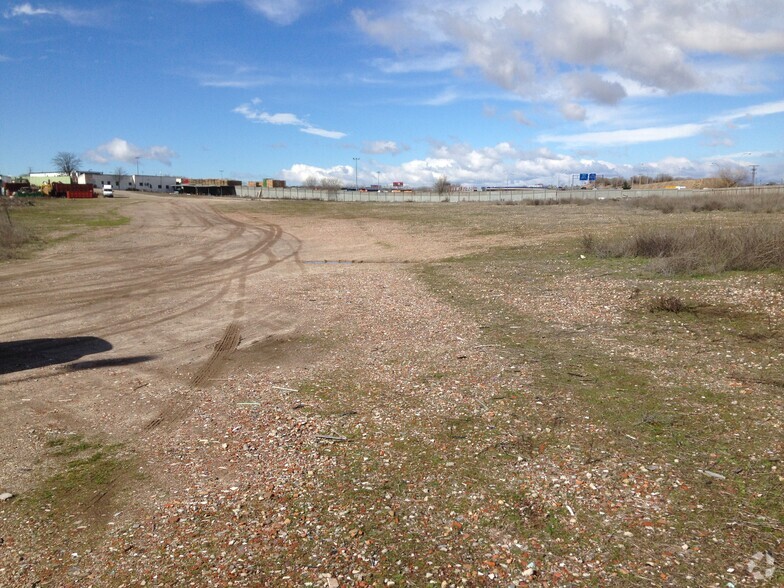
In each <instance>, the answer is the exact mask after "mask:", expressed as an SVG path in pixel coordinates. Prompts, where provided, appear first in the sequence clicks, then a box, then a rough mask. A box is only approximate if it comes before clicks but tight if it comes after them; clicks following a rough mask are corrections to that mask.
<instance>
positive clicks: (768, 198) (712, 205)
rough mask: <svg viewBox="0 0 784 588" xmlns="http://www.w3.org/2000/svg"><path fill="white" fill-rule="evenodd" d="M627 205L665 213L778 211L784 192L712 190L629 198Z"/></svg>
mask: <svg viewBox="0 0 784 588" xmlns="http://www.w3.org/2000/svg"><path fill="white" fill-rule="evenodd" d="M626 204H627V205H628V206H631V207H633V208H641V209H643V210H658V211H661V212H663V213H665V214H671V213H688V212H714V211H722V210H723V211H728V212H751V213H774V212H781V211H782V210H784V195H781V194H757V195H753V196H737V195H735V194H723V193H721V192H711V193H710V194H706V195H697V196H687V197H680V196H672V197H664V196H645V197H643V198H632V199H629V200H628V201H627V202H626Z"/></svg>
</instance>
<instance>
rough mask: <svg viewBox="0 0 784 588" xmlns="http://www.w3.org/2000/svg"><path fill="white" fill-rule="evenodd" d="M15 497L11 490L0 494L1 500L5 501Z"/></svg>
mask: <svg viewBox="0 0 784 588" xmlns="http://www.w3.org/2000/svg"><path fill="white" fill-rule="evenodd" d="M13 497H14V495H13V494H11V493H10V492H3V493H2V494H0V502H5V501H6V500H11V499H12V498H13Z"/></svg>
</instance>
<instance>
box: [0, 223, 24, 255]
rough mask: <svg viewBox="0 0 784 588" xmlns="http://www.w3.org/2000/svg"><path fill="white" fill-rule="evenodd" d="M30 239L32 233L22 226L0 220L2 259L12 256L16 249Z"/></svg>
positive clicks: (0, 251) (0, 253)
mask: <svg viewBox="0 0 784 588" xmlns="http://www.w3.org/2000/svg"><path fill="white" fill-rule="evenodd" d="M30 239H31V237H30V234H29V233H28V232H27V231H26V230H25V229H23V228H22V227H20V226H17V225H12V224H9V223H7V222H5V220H4V219H2V220H0V259H10V258H12V257H13V256H14V250H15V249H17V248H18V247H20V246H22V245H24V244H25V243H27V242H28V241H30Z"/></svg>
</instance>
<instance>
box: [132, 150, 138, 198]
mask: <svg viewBox="0 0 784 588" xmlns="http://www.w3.org/2000/svg"><path fill="white" fill-rule="evenodd" d="M133 187H134V188H136V189H137V190H138V189H139V156H138V155H137V156H136V175H135V176H134V177H133Z"/></svg>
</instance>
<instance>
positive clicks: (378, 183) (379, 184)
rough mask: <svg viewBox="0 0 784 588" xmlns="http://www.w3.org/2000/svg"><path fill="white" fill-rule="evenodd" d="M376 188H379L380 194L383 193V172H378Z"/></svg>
mask: <svg viewBox="0 0 784 588" xmlns="http://www.w3.org/2000/svg"><path fill="white" fill-rule="evenodd" d="M376 188H378V190H379V192H380V191H381V172H380V171H377V172H376Z"/></svg>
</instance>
